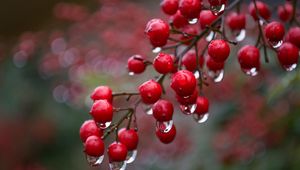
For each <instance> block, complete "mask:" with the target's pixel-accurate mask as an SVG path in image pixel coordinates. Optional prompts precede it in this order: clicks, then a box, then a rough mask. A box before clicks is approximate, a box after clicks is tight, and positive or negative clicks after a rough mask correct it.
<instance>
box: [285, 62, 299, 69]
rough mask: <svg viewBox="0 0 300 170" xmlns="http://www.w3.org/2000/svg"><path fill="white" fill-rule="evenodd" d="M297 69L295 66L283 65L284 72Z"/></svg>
mask: <svg viewBox="0 0 300 170" xmlns="http://www.w3.org/2000/svg"><path fill="white" fill-rule="evenodd" d="M296 67H297V64H296V63H295V64H292V65H285V66H283V68H284V69H285V70H286V71H293V70H294V69H295V68H296Z"/></svg>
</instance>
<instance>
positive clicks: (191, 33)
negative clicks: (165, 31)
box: [180, 26, 198, 45]
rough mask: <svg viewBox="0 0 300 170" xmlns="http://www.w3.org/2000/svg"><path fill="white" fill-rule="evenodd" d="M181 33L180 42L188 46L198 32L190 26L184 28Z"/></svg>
mask: <svg viewBox="0 0 300 170" xmlns="http://www.w3.org/2000/svg"><path fill="white" fill-rule="evenodd" d="M182 32H183V35H182V36H181V38H180V40H181V41H182V42H184V44H186V45H190V44H191V42H192V40H193V38H194V37H195V36H197V34H198V30H197V29H196V28H195V27H192V26H187V27H184V29H183V31H182Z"/></svg>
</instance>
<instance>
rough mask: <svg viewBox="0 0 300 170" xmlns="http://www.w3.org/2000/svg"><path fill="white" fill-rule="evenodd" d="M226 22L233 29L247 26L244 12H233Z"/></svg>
mask: <svg viewBox="0 0 300 170" xmlns="http://www.w3.org/2000/svg"><path fill="white" fill-rule="evenodd" d="M226 23H227V25H228V26H229V28H230V29H231V30H242V29H245V27H246V17H245V15H244V14H238V13H236V12H231V13H230V14H229V15H227V17H226Z"/></svg>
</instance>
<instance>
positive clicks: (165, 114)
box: [152, 99, 174, 122]
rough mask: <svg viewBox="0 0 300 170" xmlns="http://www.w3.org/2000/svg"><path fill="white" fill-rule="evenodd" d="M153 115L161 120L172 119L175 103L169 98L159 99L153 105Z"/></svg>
mask: <svg viewBox="0 0 300 170" xmlns="http://www.w3.org/2000/svg"><path fill="white" fill-rule="evenodd" d="M152 110H153V116H154V118H155V119H156V120H157V121H159V122H166V121H170V120H172V117H173V112H174V107H173V104H172V103H171V102H169V101H167V100H162V99H160V100H158V101H157V102H156V103H155V104H154V105H153V106H152Z"/></svg>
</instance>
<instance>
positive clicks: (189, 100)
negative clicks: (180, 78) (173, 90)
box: [176, 89, 198, 105]
mask: <svg viewBox="0 0 300 170" xmlns="http://www.w3.org/2000/svg"><path fill="white" fill-rule="evenodd" d="M197 97H198V90H197V89H195V90H194V92H193V94H192V95H190V96H184V97H183V96H180V95H178V94H176V99H177V101H178V103H180V104H181V105H191V104H195V103H196V100H197Z"/></svg>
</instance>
